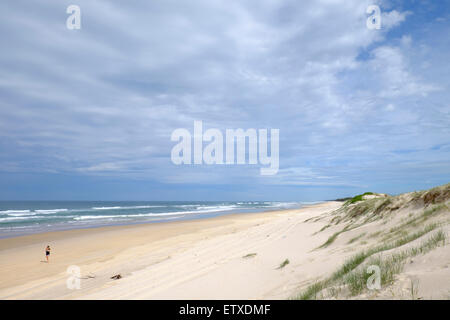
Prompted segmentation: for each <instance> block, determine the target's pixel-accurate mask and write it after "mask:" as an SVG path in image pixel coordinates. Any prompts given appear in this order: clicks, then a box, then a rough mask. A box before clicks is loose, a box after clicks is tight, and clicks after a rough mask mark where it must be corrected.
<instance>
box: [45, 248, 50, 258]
mask: <svg viewBox="0 0 450 320" xmlns="http://www.w3.org/2000/svg"><path fill="white" fill-rule="evenodd" d="M49 255H50V246H49V245H47V248H45V258H46V259H47V262H48V257H49Z"/></svg>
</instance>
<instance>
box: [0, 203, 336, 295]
mask: <svg viewBox="0 0 450 320" xmlns="http://www.w3.org/2000/svg"><path fill="white" fill-rule="evenodd" d="M340 205H341V203H338V202H328V203H323V204H319V205H314V206H310V207H306V208H302V209H298V210H284V211H273V212H264V213H255V214H233V215H227V216H222V217H217V218H211V219H204V220H195V221H182V222H170V223H158V224H145V225H135V226H126V227H123V226H121V227H106V228H96V229H85V230H71V231H61V232H50V233H43V234H37V235H29V236H23V237H17V238H10V239H2V240H0V299H74V298H81V299H167V298H170V299H231V298H233V299H271V298H274V299H277V298H288V297H289V296H290V295H291V294H292V293H295V292H296V289H297V287H298V286H299V285H300V284H301V283H302V282H304V281H305V280H306V279H308V278H310V277H314V276H318V275H320V274H321V273H322V272H325V271H328V270H329V269H331V268H333V267H334V263H333V262H332V261H328V262H327V263H324V261H322V260H320V259H317V258H318V257H316V256H317V253H314V252H310V251H311V250H312V249H314V248H315V247H317V246H318V245H319V244H320V243H321V242H323V241H324V239H326V237H327V236H329V235H328V234H326V233H324V234H323V235H321V236H320V237H314V239H311V237H310V236H311V234H312V233H314V232H315V231H317V230H318V229H320V228H321V225H322V224H323V223H316V224H314V223H313V224H310V223H308V224H306V223H303V222H304V221H305V220H306V219H309V218H311V217H314V216H318V215H320V214H323V213H324V212H330V211H332V210H334V209H336V208H337V207H339V206H340ZM47 244H50V245H51V247H52V254H51V257H50V263H48V264H47V263H45V262H43V261H44V260H45V258H44V254H43V253H44V248H45V246H46V245H47ZM250 253H256V256H254V257H249V258H243V256H245V255H247V254H250ZM323 258H325V257H323ZM285 259H289V261H290V263H289V264H288V265H287V266H286V267H284V268H283V269H280V270H279V269H277V267H278V266H279V265H280V263H282V262H283V261H284V260H285ZM336 262H338V261H336ZM71 265H76V266H79V267H80V269H81V278H82V279H81V283H80V284H81V289H79V290H73V289H72V290H71V289H68V288H67V285H66V281H67V279H68V277H70V275H68V274H67V268H68V267H69V266H71ZM119 273H120V274H121V275H122V276H123V278H122V279H120V280H111V279H110V277H111V276H113V275H116V274H119ZM88 276H95V278H88ZM86 278H87V279H86Z"/></svg>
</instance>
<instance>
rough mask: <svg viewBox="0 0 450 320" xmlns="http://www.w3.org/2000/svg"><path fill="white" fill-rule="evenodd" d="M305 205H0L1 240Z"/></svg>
mask: <svg viewBox="0 0 450 320" xmlns="http://www.w3.org/2000/svg"><path fill="white" fill-rule="evenodd" d="M305 204H310V203H305V202H273V201H238V202H226V201H225V202H224V201H218V202H210V201H208V202H195V201H193V202H179V201H177V202H176V201H170V202H163V201H139V202H136V201H132V202H130V201H0V238H7V237H14V236H19V235H25V234H31V233H39V232H46V231H56V230H68V229H81V228H92V227H101V226H111V225H127V224H137V223H152V222H164V221H174V220H188V219H201V218H209V217H214V216H219V215H224V214H229V213H250V212H259V211H267V210H279V209H290V208H300V207H302V206H303V205H305Z"/></svg>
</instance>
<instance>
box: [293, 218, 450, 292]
mask: <svg viewBox="0 0 450 320" xmlns="http://www.w3.org/2000/svg"><path fill="white" fill-rule="evenodd" d="M437 226H438V225H437V224H431V225H429V226H426V227H425V228H423V229H422V230H420V231H418V232H415V233H413V234H411V235H407V236H404V237H402V238H400V239H398V240H396V241H394V242H391V243H386V244H382V245H380V246H377V247H373V248H370V249H368V250H364V251H361V252H359V253H357V254H356V255H354V256H352V257H351V258H349V259H348V260H347V261H345V262H344V264H343V265H342V266H341V267H340V268H339V269H338V270H336V271H335V272H334V273H333V274H332V275H331V276H330V277H329V278H327V279H325V280H322V281H318V282H315V283H313V284H312V285H310V286H309V287H307V288H306V289H305V290H304V291H303V292H301V293H300V294H299V295H298V296H297V297H295V299H300V300H310V299H316V298H317V295H318V294H319V292H320V291H322V290H323V289H325V288H327V287H329V286H332V285H334V284H336V283H338V282H340V281H341V282H342V281H343V282H344V283H345V284H347V285H348V286H349V289H350V292H351V293H352V294H354V293H355V292H358V290H359V289H358V288H361V283H362V281H363V280H364V279H365V281H367V278H368V277H369V276H370V275H367V274H366V273H365V272H364V274H363V273H355V274H354V275H350V273H351V272H352V271H354V270H356V269H357V268H358V267H359V266H360V265H361V264H362V263H363V262H364V261H366V259H368V258H369V257H371V256H373V255H374V254H377V253H381V252H383V251H388V250H391V249H395V248H398V247H400V246H403V245H405V244H406V243H409V242H411V241H414V240H416V239H418V238H420V237H422V236H423V235H425V234H427V233H429V232H431V231H432V230H434V229H436V228H437ZM445 238H446V236H445V233H444V232H443V231H442V230H440V231H439V232H437V233H436V234H435V235H433V236H432V237H430V239H429V240H428V241H426V242H425V243H423V244H422V245H421V246H419V247H416V248H413V249H410V250H409V251H408V253H407V254H408V255H409V256H412V255H417V254H419V253H425V252H427V251H429V250H431V249H433V248H435V247H436V246H437V245H438V244H439V243H440V242H442V244H445ZM408 255H406V253H405V252H402V253H401V254H397V255H393V257H392V258H390V259H391V260H389V259H384V260H379V259H381V256H380V257H376V258H373V259H375V260H370V263H371V264H376V263H379V264H381V265H382V266H383V268H384V271H383V272H384V274H382V284H387V283H389V281H390V280H392V276H393V275H394V274H396V273H398V272H400V271H401V269H399V268H400V266H401V262H402V261H403V260H404V259H406V257H407V256H408ZM400 258H402V259H400ZM364 271H365V270H364ZM383 279H384V280H383ZM383 281H384V282H383ZM365 283H366V282H364V285H365Z"/></svg>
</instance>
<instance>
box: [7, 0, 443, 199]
mask: <svg viewBox="0 0 450 320" xmlns="http://www.w3.org/2000/svg"><path fill="white" fill-rule="evenodd" d="M71 4H76V5H78V6H79V7H80V8H81V29H80V30H69V29H67V27H66V19H67V17H68V16H69V15H68V14H67V13H66V9H67V7H68V6H69V5H71ZM371 4H377V5H379V6H380V8H381V14H382V16H381V29H380V30H371V29H368V28H367V27H366V20H367V18H368V14H367V13H366V8H367V7H368V6H369V5H371ZM449 9H450V8H449V4H448V2H446V1H432V0H429V1H426V0H421V1H418V0H417V1H390V0H386V1H376V0H368V1H364V0H345V1H344V0H342V1H338V0H317V1H297V0H239V1H237V0H236V1H234V0H230V1H216V0H213V1H212V0H192V1H172V0H164V1H157V0H150V1H89V0H71V1H56V0H53V1H43V0H40V1H38V2H35V1H33V2H32V1H20V0H14V1H12V0H6V1H1V2H0V36H1V39H2V45H1V50H0V97H1V99H0V150H1V152H0V199H3V200H6V199H10V200H20V199H28V200H31V199H36V200H39V199H46V200H49V199H55V200H82V199H84V200H321V199H331V198H336V197H341V196H348V195H352V194H355V193H358V192H362V191H377V192H386V193H392V194H395V193H400V192H406V191H413V190H419V189H425V188H429V187H431V186H435V185H439V184H443V183H448V182H450V161H449V159H450V90H449V81H450V78H449V74H450V64H449V61H450V38H449V36H448V35H449V34H450V20H449V19H450V10H449ZM194 120H201V121H203V126H204V128H205V129H208V128H218V129H220V130H222V131H225V130H226V129H236V128H243V129H248V128H256V129H263V128H267V129H270V128H277V129H280V170H279V172H278V174H277V175H274V176H261V175H260V170H259V169H260V165H231V166H230V165H228V166H227V165H212V166H211V165H191V166H188V165H181V166H176V165H174V164H173V163H172V162H171V159H170V153H171V149H172V148H173V146H174V145H175V143H174V142H172V141H171V140H170V136H171V133H172V132H173V131H174V130H175V129H177V128H186V129H188V130H190V131H192V130H193V123H194Z"/></svg>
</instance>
